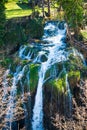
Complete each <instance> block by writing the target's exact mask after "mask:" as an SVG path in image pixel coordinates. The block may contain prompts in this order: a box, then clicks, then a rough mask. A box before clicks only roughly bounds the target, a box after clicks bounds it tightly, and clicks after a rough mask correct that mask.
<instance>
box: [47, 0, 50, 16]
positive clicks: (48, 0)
mask: <svg viewBox="0 0 87 130" xmlns="http://www.w3.org/2000/svg"><path fill="white" fill-rule="evenodd" d="M47 2H48V16H50V0H47Z"/></svg>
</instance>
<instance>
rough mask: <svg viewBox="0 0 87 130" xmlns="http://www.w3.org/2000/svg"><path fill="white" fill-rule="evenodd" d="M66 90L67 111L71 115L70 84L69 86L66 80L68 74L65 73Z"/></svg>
mask: <svg viewBox="0 0 87 130" xmlns="http://www.w3.org/2000/svg"><path fill="white" fill-rule="evenodd" d="M66 91H67V96H68V99H67V101H68V109H69V110H68V113H69V116H71V115H72V94H71V90H70V86H69V82H68V74H66Z"/></svg>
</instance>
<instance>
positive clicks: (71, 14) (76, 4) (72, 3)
mask: <svg viewBox="0 0 87 130" xmlns="http://www.w3.org/2000/svg"><path fill="white" fill-rule="evenodd" d="M58 2H59V4H61V5H62V8H63V10H64V13H65V20H66V21H67V23H68V24H69V25H70V27H71V28H73V30H74V33H75V35H77V36H78V35H79V34H80V31H79V30H80V29H79V28H80V27H81V24H82V21H83V0H58Z"/></svg>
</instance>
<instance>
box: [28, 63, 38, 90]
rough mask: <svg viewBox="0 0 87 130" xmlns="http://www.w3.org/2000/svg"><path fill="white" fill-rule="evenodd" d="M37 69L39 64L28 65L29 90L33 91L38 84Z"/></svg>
mask: <svg viewBox="0 0 87 130" xmlns="http://www.w3.org/2000/svg"><path fill="white" fill-rule="evenodd" d="M38 68H39V64H31V65H30V90H31V91H33V90H34V89H35V88H36V87H37V83H38Z"/></svg>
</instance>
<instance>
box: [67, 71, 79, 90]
mask: <svg viewBox="0 0 87 130" xmlns="http://www.w3.org/2000/svg"><path fill="white" fill-rule="evenodd" d="M68 79H69V84H70V87H71V89H73V87H75V86H76V85H77V83H78V82H79V81H80V71H78V70H77V71H70V72H68Z"/></svg>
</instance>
